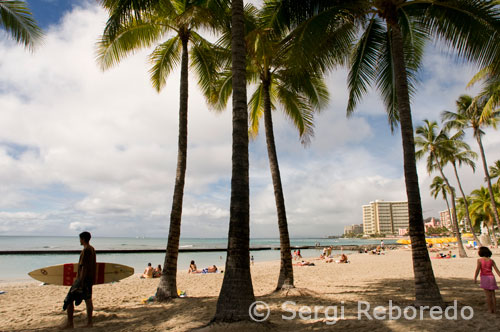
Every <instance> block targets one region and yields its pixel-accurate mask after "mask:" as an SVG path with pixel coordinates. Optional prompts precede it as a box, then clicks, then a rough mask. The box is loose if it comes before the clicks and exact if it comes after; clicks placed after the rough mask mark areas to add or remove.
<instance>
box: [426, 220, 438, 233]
mask: <svg viewBox="0 0 500 332" xmlns="http://www.w3.org/2000/svg"><path fill="white" fill-rule="evenodd" d="M424 226H425V231H426V232H427V230H428V229H429V227H430V228H436V227H441V223H440V222H439V220H438V219H436V218H434V217H430V218H427V219H425V220H424Z"/></svg>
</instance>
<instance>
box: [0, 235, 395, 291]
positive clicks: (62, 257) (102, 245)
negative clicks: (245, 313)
mask: <svg viewBox="0 0 500 332" xmlns="http://www.w3.org/2000/svg"><path fill="white" fill-rule="evenodd" d="M395 241H396V240H385V241H384V242H385V243H386V244H391V243H395ZM290 242H291V245H292V246H314V245H316V244H319V245H321V246H328V245H337V246H338V245H353V244H356V245H361V244H378V243H380V240H377V239H366V240H365V239H327V238H292V239H290ZM90 243H91V244H92V246H94V248H96V250H131V249H164V248H166V245H167V239H165V238H132V237H130V238H125V237H95V238H92V240H91V241H90ZM279 245H280V244H279V239H277V238H273V239H251V240H250V247H251V248H252V247H272V248H276V249H279ZM179 246H180V248H191V249H201V248H203V249H205V248H216V249H224V248H226V246H227V239H224V238H218V239H209V238H182V239H181V240H180V245H179ZM81 248H82V247H81V246H80V242H79V239H78V237H63V236H57V237H56V236H0V251H8V250H80V249H81ZM321 252H322V250H321V249H301V253H302V256H303V257H314V256H319V255H320V253H321ZM251 255H253V256H254V259H255V262H259V261H271V260H279V258H280V251H279V250H262V251H251ZM78 257H79V256H78V254H37V255H33V254H28V255H0V282H9V281H25V280H26V281H27V280H32V279H31V278H30V277H29V276H28V272H30V271H33V270H35V269H39V268H42V267H46V266H51V265H58V264H64V263H70V262H77V261H78ZM164 259H165V253H164V252H162V253H109V254H108V253H106V254H104V253H101V254H99V253H98V255H97V261H98V262H109V263H118V264H124V265H128V266H131V267H133V268H134V269H135V272H136V273H141V272H142V271H143V270H144V268H145V267H146V265H147V264H148V263H151V264H152V265H153V266H157V265H158V264H161V265H162V266H163V262H164ZM191 260H194V261H195V262H196V264H197V266H198V268H200V269H201V268H204V267H207V266H209V265H213V264H215V265H216V266H218V267H222V268H223V266H224V264H225V262H226V252H225V251H215V252H180V253H179V258H178V264H177V267H178V269H179V270H186V271H187V269H188V267H189V263H190V262H191Z"/></svg>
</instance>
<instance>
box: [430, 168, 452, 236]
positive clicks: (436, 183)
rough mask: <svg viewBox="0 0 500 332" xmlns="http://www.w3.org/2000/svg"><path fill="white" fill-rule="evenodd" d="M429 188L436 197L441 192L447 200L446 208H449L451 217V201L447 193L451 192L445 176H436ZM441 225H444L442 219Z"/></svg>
mask: <svg viewBox="0 0 500 332" xmlns="http://www.w3.org/2000/svg"><path fill="white" fill-rule="evenodd" d="M429 188H430V189H431V195H432V197H434V199H437V197H438V196H439V194H441V195H442V197H443V199H444V201H445V202H446V209H447V210H448V214H449V215H450V217H451V209H450V203H449V202H448V194H447V193H448V192H449V188H448V186H447V185H446V183H445V182H444V180H443V178H442V177H440V176H435V177H434V178H433V179H432V183H431V184H430V186H429ZM441 226H443V225H442V221H441Z"/></svg>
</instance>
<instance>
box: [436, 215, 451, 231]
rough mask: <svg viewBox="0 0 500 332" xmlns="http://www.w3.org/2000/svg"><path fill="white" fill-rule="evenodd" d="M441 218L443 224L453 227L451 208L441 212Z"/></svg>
mask: <svg viewBox="0 0 500 332" xmlns="http://www.w3.org/2000/svg"><path fill="white" fill-rule="evenodd" d="M439 219H441V226H444V227H446V228H448V229H451V217H450V211H449V210H444V211H441V212H439Z"/></svg>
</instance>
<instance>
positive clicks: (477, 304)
mask: <svg viewBox="0 0 500 332" xmlns="http://www.w3.org/2000/svg"><path fill="white" fill-rule="evenodd" d="M437 281H438V284H439V286H440V289H441V293H442V294H443V297H444V299H445V301H446V302H448V303H450V304H452V305H453V304H454V301H456V303H457V304H456V308H457V317H456V319H454V317H453V311H450V312H449V313H450V315H449V316H451V318H453V319H447V318H446V317H445V315H444V314H442V318H441V319H432V318H431V317H430V315H429V311H428V310H427V311H424V312H423V316H422V319H420V316H419V312H418V311H417V316H416V317H415V318H412V312H410V311H409V312H408V315H407V318H410V319H406V318H405V316H404V315H403V314H402V317H401V318H400V319H394V320H391V319H389V311H388V308H389V301H392V305H393V306H398V307H400V308H401V309H402V310H403V311H404V309H405V308H406V307H409V306H411V305H412V300H413V294H414V282H413V280H400V279H390V278H388V279H385V280H375V281H373V282H369V283H368V284H366V283H365V284H364V286H363V288H362V289H360V288H359V287H356V286H342V287H339V288H338V289H336V288H333V289H332V288H329V289H328V290H327V291H326V292H324V293H320V292H315V291H312V290H308V289H304V288H295V289H291V290H289V291H282V292H276V293H270V294H267V295H264V296H259V297H257V298H256V300H258V301H263V302H265V303H266V304H267V305H268V306H269V317H268V319H267V320H266V322H265V323H248V322H243V323H237V324H212V325H207V324H208V323H209V322H210V320H211V319H212V317H213V315H214V314H215V307H216V304H217V297H191V298H182V299H175V300H173V301H171V302H169V303H152V304H145V305H142V304H139V303H138V304H137V305H136V306H133V307H126V308H123V307H120V306H119V304H117V305H116V306H109V307H101V308H96V309H97V310H96V313H95V322H94V325H95V327H94V328H92V329H79V328H77V329H75V331H106V332H108V331H141V332H143V331H164V330H175V331H238V332H246V331H249V332H256V331H330V330H337V331H338V330H344V331H351V330H356V331H370V332H373V331H439V330H444V331H448V330H450V331H452V330H453V331H479V330H480V331H495V332H496V331H498V326H500V314H496V315H492V314H489V313H487V312H486V306H485V297H484V293H483V291H482V290H481V289H480V288H479V286H478V285H475V284H474V283H473V282H472V280H471V279H464V278H449V279H438V280H437ZM359 301H363V303H362V304H361V307H359V306H360V303H359ZM367 305H369V308H370V309H367ZM315 306H316V307H315ZM377 306H381V307H384V308H377V309H375V308H376V307H377ZM464 306H470V307H471V308H472V310H473V315H472V317H470V319H464V318H463V317H462V316H461V310H462V308H463V307H464ZM304 307H310V308H311V312H310V313H308V312H307V311H304V310H306V309H304ZM335 307H336V308H337V309H336V310H337V312H336V313H335V312H334V308H335ZM315 308H317V309H315ZM360 308H361V309H363V310H365V311H362V312H361V314H360V310H359V309H360ZM83 309H84V307H83ZM258 309H259V310H257V313H259V314H262V313H265V312H266V311H265V308H264V307H262V308H258ZM315 310H316V313H315ZM374 310H375V311H376V312H374ZM408 310H411V309H408ZM299 312H302V314H300V313H299ZM365 312H368V314H369V315H370V316H371V317H370V318H371V319H370V318H369V317H367V316H366V315H365V314H364V313H365ZM342 313H343V315H342ZM393 313H394V315H393V317H394V316H396V317H397V312H393ZM464 313H465V314H466V315H465V317H466V318H469V315H470V310H469V311H467V310H466V311H464ZM384 314H385V319H377V318H376V317H375V316H376V315H379V317H380V316H381V315H384ZM301 315H302V318H305V319H302V318H301ZM257 318H258V319H260V316H259V317H257ZM85 319H86V315H85V311H84V310H81V309H80V311H79V312H78V313H75V323H76V326H77V327H78V326H83V325H85ZM17 331H43V332H49V331H58V329H57V328H55V327H43V326H40V327H39V328H36V329H35V328H34V329H26V328H23V329H21V330H17Z"/></svg>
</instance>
